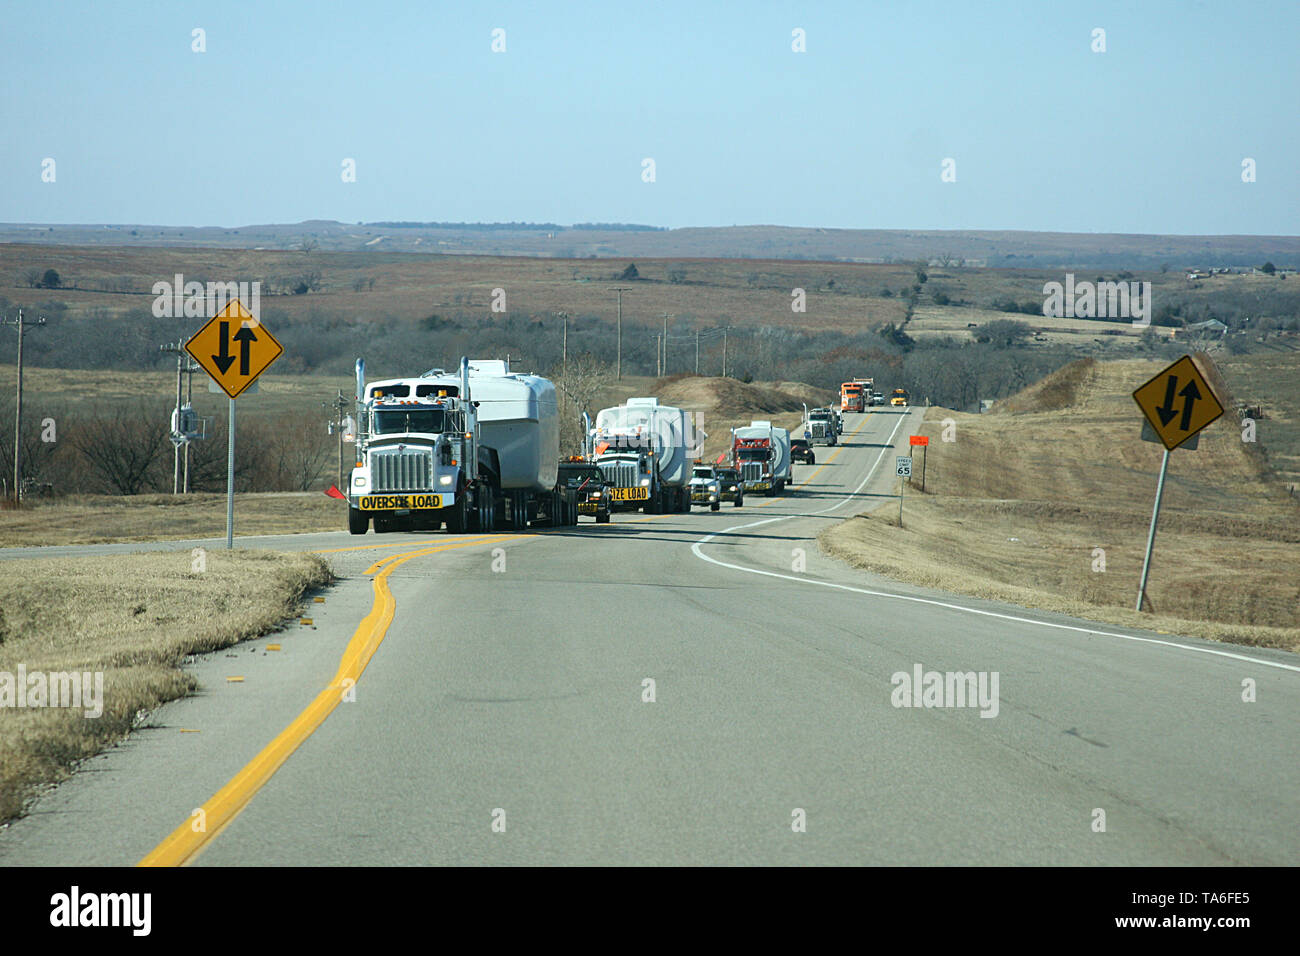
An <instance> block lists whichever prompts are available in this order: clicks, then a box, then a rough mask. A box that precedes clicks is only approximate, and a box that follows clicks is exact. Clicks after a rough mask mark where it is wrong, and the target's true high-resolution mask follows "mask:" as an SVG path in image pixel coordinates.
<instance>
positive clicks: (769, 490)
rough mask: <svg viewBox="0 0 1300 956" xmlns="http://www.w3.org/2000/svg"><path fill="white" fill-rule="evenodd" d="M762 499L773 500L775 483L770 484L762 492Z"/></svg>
mask: <svg viewBox="0 0 1300 956" xmlns="http://www.w3.org/2000/svg"><path fill="white" fill-rule="evenodd" d="M763 497H764V498H774V497H776V483H775V482H773V483H772V484H770V485H768V486H767V489H766V490H765V491H764V492H763Z"/></svg>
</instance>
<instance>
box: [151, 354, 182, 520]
mask: <svg viewBox="0 0 1300 956" xmlns="http://www.w3.org/2000/svg"><path fill="white" fill-rule="evenodd" d="M158 351H160V352H171V353H174V354H175V355H176V413H175V416H174V417H173V418H172V421H173V422H174V423H175V424H174V425H173V426H172V494H174V495H178V494H180V491H181V445H184V446H185V468H186V472H187V477H188V472H189V460H190V449H189V440H188V439H184V434H185V433H184V431H183V430H182V425H183V422H182V421H181V382H182V379H183V378H184V376H185V365H186V360H187V359H188V358H189V353H188V352H186V351H185V341H184V339H177V340H176V343H175V344H174V345H173V344H170V343H169V344H167V345H160V346H158ZM178 439H184V440H178ZM186 484H187V485H188V484H189V482H188V480H187V481H186Z"/></svg>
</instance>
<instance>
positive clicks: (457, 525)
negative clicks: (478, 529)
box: [446, 492, 469, 534]
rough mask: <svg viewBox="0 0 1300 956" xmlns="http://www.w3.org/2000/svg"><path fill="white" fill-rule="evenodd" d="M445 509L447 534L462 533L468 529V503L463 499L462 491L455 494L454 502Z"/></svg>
mask: <svg viewBox="0 0 1300 956" xmlns="http://www.w3.org/2000/svg"><path fill="white" fill-rule="evenodd" d="M446 511H447V533H448V534H464V533H465V532H466V531H468V530H469V503H468V502H466V500H465V495H464V492H461V493H460V494H458V495H457V496H456V503H455V504H453V505H452V506H451V507H450V508H448V509H446Z"/></svg>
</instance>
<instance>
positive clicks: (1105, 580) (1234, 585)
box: [823, 360, 1300, 648]
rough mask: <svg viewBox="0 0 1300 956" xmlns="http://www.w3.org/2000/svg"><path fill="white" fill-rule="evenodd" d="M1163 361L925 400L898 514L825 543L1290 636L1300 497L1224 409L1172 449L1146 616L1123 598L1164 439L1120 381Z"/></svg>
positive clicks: (1172, 627) (1141, 541)
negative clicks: (987, 402) (916, 472)
mask: <svg viewBox="0 0 1300 956" xmlns="http://www.w3.org/2000/svg"><path fill="white" fill-rule="evenodd" d="M1159 368H1160V364H1159V363H1155V362H1147V361H1131V360H1130V361H1117V362H1095V361H1092V360H1082V361H1079V362H1076V363H1073V364H1071V365H1069V366H1067V367H1066V368H1063V369H1061V370H1060V371H1059V372H1057V373H1055V374H1053V375H1051V376H1048V377H1047V378H1046V379H1044V380H1043V381H1041V382H1038V383H1036V384H1035V385H1033V386H1031V387H1030V388H1028V389H1026V390H1025V391H1024V392H1022V393H1020V394H1019V395H1017V396H1015V397H1013V398H1012V399H1009V400H1007V401H1005V402H1003V403H1001V404H1000V405H999V406H998V407H997V409H996V410H995V411H994V412H993V413H990V414H985V415H964V414H961V413H957V412H951V411H948V410H947V409H940V408H934V409H932V410H931V411H930V412H929V413H928V415H927V417H926V421H925V424H924V427H923V428H922V429H921V431H922V433H923V434H926V435H929V436H930V446H929V451H928V462H927V474H926V492H925V494H924V495H922V494H921V493H920V491H919V476H918V477H917V478H915V479H913V482H912V485H913V487H914V488H915V489H916V491H915V492H913V491H911V490H909V497H908V499H907V502H906V513H905V520H904V528H903V529H901V530H900V529H899V528H898V527H897V510H896V505H886V506H883V507H881V508H879V509H876V510H874V511H872V512H869V513H866V514H864V515H861V516H859V517H857V518H854V519H851V520H849V521H847V522H845V523H843V524H841V525H839V526H837V527H836V528H834V529H831V530H829V531H828V532H826V533H825V534H824V535H823V542H824V544H825V545H826V547H827V548H828V549H829V550H830V551H831V552H832V553H834V554H837V555H840V556H843V557H845V558H846V559H848V560H850V561H851V562H852V563H854V564H856V565H858V566H861V567H864V568H867V569H870V570H872V571H876V572H879V573H883V574H886V575H892V576H898V577H905V578H906V579H907V580H909V581H912V582H915V583H921V584H932V585H934V586H938V587H942V588H946V589H950V590H955V591H960V592H964V593H971V594H976V595H980V596H986V597H996V598H1003V599H1007V600H1011V601H1015V602H1019V603H1023V604H1027V605H1030V606H1034V607H1046V608H1052V609H1056V610H1062V611H1068V612H1071V613H1077V614H1081V615H1084V616H1087V617H1092V618H1094V619H1099V620H1103V621H1113V622H1116V623H1122V624H1127V625H1136V626H1145V627H1154V628H1158V629H1162V630H1167V631H1170V632H1179V633H1189V634H1199V635H1202V636H1206V637H1211V638H1217V639H1223V640H1230V641H1237V642H1241V643H1251V644H1267V645H1273V646H1281V647H1292V648H1294V647H1297V646H1300V582H1297V579H1296V575H1295V569H1296V568H1297V567H1300V506H1298V505H1300V502H1298V501H1297V499H1295V498H1292V497H1291V496H1289V495H1288V494H1286V492H1285V490H1284V489H1282V488H1281V487H1279V485H1278V483H1277V482H1276V481H1275V480H1273V476H1272V474H1271V472H1270V471H1269V469H1268V465H1267V462H1266V460H1265V458H1264V456H1263V455H1262V453H1261V452H1260V450H1259V448H1258V446H1257V445H1250V444H1245V443H1243V442H1242V441H1241V433H1240V430H1239V428H1238V425H1237V422H1236V420H1235V418H1234V417H1233V416H1232V415H1231V414H1229V415H1226V416H1225V417H1224V418H1223V419H1220V420H1219V421H1218V422H1216V423H1215V424H1213V425H1211V426H1210V427H1209V428H1208V429H1207V430H1206V431H1205V432H1203V433H1202V436H1201V442H1200V448H1199V450H1197V451H1194V452H1193V451H1186V450H1180V451H1175V452H1174V453H1173V455H1172V458H1171V463H1170V469H1169V477H1168V479H1167V482H1166V488H1165V499H1164V503H1163V506H1162V509H1161V523H1160V531H1159V535H1158V537H1157V542H1156V551H1155V557H1154V560H1153V566H1152V567H1153V569H1152V575H1151V581H1150V585H1149V589H1148V594H1149V598H1150V604H1151V607H1152V608H1153V609H1154V611H1155V614H1154V615H1151V614H1143V615H1138V614H1136V613H1135V612H1134V611H1133V610H1132V608H1133V604H1134V601H1135V598H1136V594H1137V586H1138V579H1139V576H1140V572H1141V564H1142V558H1143V553H1144V549H1145V545H1146V537H1147V527H1148V523H1149V521H1150V518H1151V507H1152V503H1153V500H1154V497H1155V486H1156V478H1157V474H1158V471H1159V466H1160V457H1161V448H1160V446H1158V445H1153V444H1149V443H1146V442H1143V441H1141V440H1140V439H1139V433H1140V430H1141V419H1140V417H1139V414H1140V413H1139V412H1138V409H1137V407H1136V405H1134V403H1133V400H1132V398H1131V395H1130V393H1131V392H1132V390H1133V389H1134V388H1135V387H1136V386H1137V385H1140V384H1141V383H1142V382H1144V381H1145V380H1146V379H1148V378H1150V377H1151V376H1152V375H1153V374H1155V372H1157V371H1158V370H1159ZM1211 374H1215V373H1214V372H1213V370H1212V369H1211ZM1216 390H1217V391H1218V392H1219V394H1220V395H1221V397H1223V398H1224V399H1225V402H1226V403H1227V404H1228V406H1229V408H1231V407H1232V405H1233V396H1232V394H1231V389H1230V388H1229V387H1228V386H1227V385H1226V383H1224V382H1223V381H1220V382H1219V384H1218V385H1217V388H1216ZM945 421H949V422H951V424H952V425H953V426H954V431H953V432H952V433H950V434H951V435H952V437H954V439H955V440H953V441H951V442H945V441H943V440H942V439H943V431H944V422H945ZM1094 549H1103V551H1104V555H1102V554H1101V552H1097V551H1095V550H1094ZM1099 557H1104V562H1105V563H1104V570H1100V569H1099V568H1100V565H1099V562H1098V558H1099Z"/></svg>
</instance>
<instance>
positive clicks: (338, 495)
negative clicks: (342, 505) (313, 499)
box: [325, 485, 347, 499]
mask: <svg viewBox="0 0 1300 956" xmlns="http://www.w3.org/2000/svg"><path fill="white" fill-rule="evenodd" d="M325 494H327V495H329V496H330V497H331V498H339V499H346V498H347V495H345V494H344V493H343V492H341V491H339V490H338V489H337V488H335V487H334V486H333V485H330V486H329V487H328V488H326V489H325Z"/></svg>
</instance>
